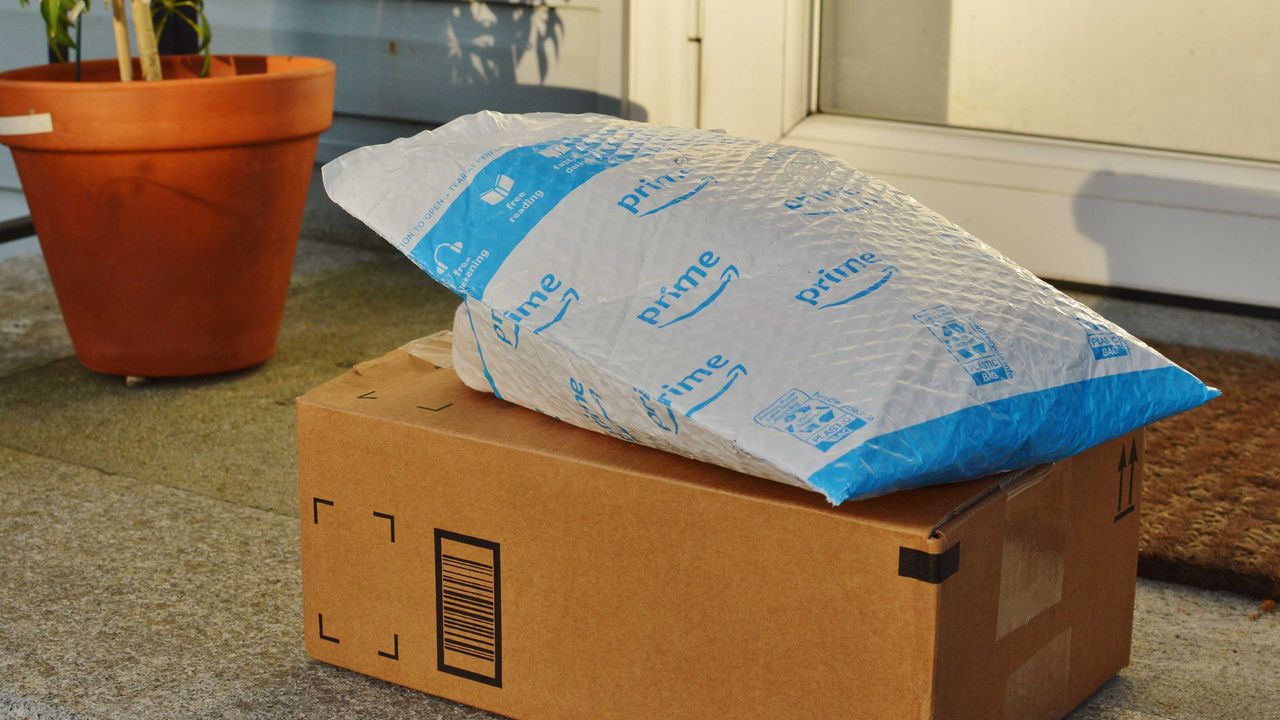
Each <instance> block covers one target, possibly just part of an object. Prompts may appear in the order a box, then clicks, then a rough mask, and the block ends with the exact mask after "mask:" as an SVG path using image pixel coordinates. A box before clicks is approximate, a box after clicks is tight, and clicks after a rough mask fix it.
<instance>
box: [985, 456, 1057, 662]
mask: <svg viewBox="0 0 1280 720" xmlns="http://www.w3.org/2000/svg"><path fill="white" fill-rule="evenodd" d="M1054 469H1055V466H1046V467H1045V468H1042V469H1038V471H1031V472H1028V473H1025V474H1022V475H1021V476H1020V477H1018V478H1017V480H1016V481H1014V482H1012V483H1011V484H1009V485H1006V486H1005V492H1006V500H1005V522H1004V548H1003V550H1002V551H1001V558H1000V605H999V608H998V610H997V618H996V639H997V640H999V639H1000V638H1003V637H1004V636H1006V635H1008V634H1009V633H1011V632H1013V631H1014V630H1017V629H1018V628H1020V627H1022V626H1023V625H1026V624H1027V623H1029V622H1031V620H1033V619H1034V618H1035V617H1036V616H1037V615H1039V614H1040V613H1042V612H1044V611H1045V610H1047V609H1049V608H1051V607H1053V606H1054V605H1056V604H1058V601H1060V600H1061V599H1062V579H1063V574H1064V558H1065V555H1066V538H1067V521H1068V517H1067V499H1068V498H1067V483H1066V478H1064V477H1061V474H1062V473H1063V472H1065V471H1064V470H1062V469H1061V468H1059V469H1058V471H1057V474H1055V473H1054Z"/></svg>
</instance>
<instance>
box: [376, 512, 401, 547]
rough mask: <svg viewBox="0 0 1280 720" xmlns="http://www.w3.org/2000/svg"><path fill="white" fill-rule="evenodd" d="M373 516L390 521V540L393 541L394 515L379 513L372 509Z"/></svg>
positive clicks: (394, 533) (394, 534)
mask: <svg viewBox="0 0 1280 720" xmlns="http://www.w3.org/2000/svg"><path fill="white" fill-rule="evenodd" d="M373 516H374V517H377V518H382V519H383V520H389V521H391V542H395V541H396V516H395V515H392V514H390V513H381V512H378V511H376V510H375V511H374V513H373Z"/></svg>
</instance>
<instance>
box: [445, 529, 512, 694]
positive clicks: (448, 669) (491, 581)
mask: <svg viewBox="0 0 1280 720" xmlns="http://www.w3.org/2000/svg"><path fill="white" fill-rule="evenodd" d="M498 550H499V548H498V543H496V542H492V541H489V540H482V539H480V538H475V537H471V536H469V535H461V534H459V533H454V532H449V531H448V530H440V529H439V528H437V529H436V666H437V668H438V669H439V670H440V672H445V673H449V674H451V675H457V676H459V677H464V678H467V679H469V680H475V681H476V682H482V683H485V684H486V685H493V686H495V687H502V573H501V565H500V562H499V553H498Z"/></svg>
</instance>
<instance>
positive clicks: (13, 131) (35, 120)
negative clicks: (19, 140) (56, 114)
mask: <svg viewBox="0 0 1280 720" xmlns="http://www.w3.org/2000/svg"><path fill="white" fill-rule="evenodd" d="M49 132H53V116H52V115H50V114H49V113H32V114H30V115H8V116H6V117H0V135H39V134H40V133H49Z"/></svg>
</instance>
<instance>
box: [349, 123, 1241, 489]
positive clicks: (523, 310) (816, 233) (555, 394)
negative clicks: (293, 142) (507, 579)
mask: <svg viewBox="0 0 1280 720" xmlns="http://www.w3.org/2000/svg"><path fill="white" fill-rule="evenodd" d="M324 182H325V187H326V189H327V191H328V193H329V195H330V196H331V197H332V198H333V199H334V201H335V202H337V203H338V204H339V205H341V206H342V207H343V208H345V209H346V210H347V211H348V212H350V213H351V214H352V215H354V216H355V217H357V218H359V219H360V220H362V221H364V222H365V223H366V224H368V225H369V226H370V227H371V228H373V229H374V230H375V231H377V232H378V233H379V234H381V235H382V236H383V237H384V238H386V239H387V240H388V241H389V242H391V243H392V244H393V245H395V246H396V247H397V248H399V249H400V250H401V252H403V253H404V254H405V255H406V256H408V257H409V258H410V259H411V260H413V261H414V262H415V263H416V264H417V265H418V266H419V267H421V268H422V269H423V270H424V271H425V272H427V273H428V274H429V275H431V277H433V278H435V279H436V280H437V281H439V282H441V283H443V284H444V285H446V286H448V287H449V288H451V289H453V290H454V291H455V292H457V293H458V294H460V295H461V296H462V297H463V298H464V300H465V302H464V303H463V305H461V306H460V307H459V310H458V314H457V317H456V319H455V324H454V337H455V342H454V362H455V366H456V369H457V372H458V374H459V376H460V377H461V378H462V380H463V381H464V382H466V383H467V384H468V385H470V386H471V387H474V388H476V389H480V390H487V391H491V392H493V393H494V394H495V395H498V396H499V397H501V398H503V399H505V400H508V401H511V402H515V403H519V404H521V405H524V406H527V407H530V408H533V409H535V410H537V411H539V412H543V413H546V414H549V415H552V416H554V417H557V418H560V419H561V420H564V421H566V422H569V423H573V424H574V425H578V426H581V427H584V428H588V429H591V430H595V431H597V432H603V433H608V434H610V435H614V436H616V437H619V438H621V439H623V440H628V441H631V442H639V443H643V444H646V445H651V446H653V447H657V448H661V449H663V450H667V451H670V452H675V453H679V454H681V455H686V456H689V457H693V458H697V459H700V460H705V461H708V462H712V463H717V464H719V465H723V466H725V467H729V468H732V469H735V470H739V471H742V472H745V473H749V474H752V475H757V476H761V477H765V478H770V479H773V480H777V481H780V482H784V483H788V484H792V485H797V486H800V487H805V488H809V489H813V490H817V491H819V492H822V493H823V494H825V495H826V497H827V498H828V499H829V500H830V501H831V502H832V503H839V502H842V501H844V500H846V499H850V498H860V497H867V496H872V495H878V494H881V493H885V492H889V491H893V490H899V489H904V488H909V487H918V486H921V485H927V484H932V483H938V482H949V481H957V480H963V479H968V478H973V477H978V476H981V475H985V474H988V473H992V472H996V471H1001V470H1015V469H1021V468H1025V467H1030V466H1033V465H1037V464H1040V463H1044V462H1049V461H1053V460H1057V459H1061V458H1063V457H1067V456H1069V455H1073V454H1075V453H1078V452H1081V451H1083V450H1085V449H1087V448H1089V447H1092V446H1093V445H1096V444H1098V443H1100V442H1103V441H1105V440H1107V439H1110V438H1112V437H1116V436H1118V435H1121V434H1123V433H1126V432H1128V431H1130V430H1132V429H1134V428H1137V427H1140V426H1142V425H1145V424H1147V423H1150V422H1152V421H1154V420H1157V419H1159V418H1162V417H1165V416H1167V415H1171V414H1174V413H1177V412H1181V411H1183V410H1187V409H1189V408H1192V407H1195V406H1197V405H1199V404H1201V403H1203V402H1205V401H1207V400H1209V399H1211V398H1212V397H1214V396H1216V395H1217V391H1216V390H1213V389H1212V388H1209V387H1206V386H1205V385H1204V384H1203V383H1201V382H1200V381H1199V380H1197V379H1196V378H1195V377H1193V376H1192V375H1190V374H1189V373H1187V372H1186V371H1184V370H1182V369H1181V368H1179V367H1177V366H1176V365H1174V364H1173V363H1171V362H1170V361H1168V360H1167V359H1165V358H1164V357H1162V356H1161V355H1160V354H1159V353H1157V352H1155V351H1154V350H1152V349H1151V348H1149V347H1148V346H1146V345H1145V344H1143V343H1142V342H1141V341H1140V340H1138V339H1137V338H1135V337H1133V336H1131V335H1130V334H1128V333H1127V332H1125V331H1124V330H1122V329H1121V328H1119V327H1117V326H1115V325H1114V324H1112V323H1110V322H1108V321H1107V320H1105V319H1103V318H1102V317H1101V316H1099V315H1097V314H1096V313H1094V312H1093V311H1091V310H1090V309H1088V308H1087V307H1085V306H1083V305H1081V304H1079V303H1077V302H1075V301H1074V300H1072V299H1070V298H1068V297H1067V296H1065V295H1063V294H1062V293H1060V292H1058V291H1057V290H1055V289H1053V288H1052V287H1050V286H1049V285H1047V284H1045V283H1044V282H1041V281H1040V280H1038V279H1037V278H1036V277H1035V276H1033V275H1032V274H1031V273H1030V272H1028V271H1026V270H1025V269H1023V268H1021V267H1019V266H1018V265H1016V264H1015V263H1013V262H1012V261H1010V260H1009V259H1007V258H1005V257H1004V256H1002V255H1001V254H1000V253H999V252H997V251H995V250H994V249H992V248H990V247H988V246H987V245H986V244H984V243H983V242H981V241H980V240H978V239H976V238H974V237H973V236H971V235H969V234H968V233H967V232H965V231H964V230H962V229H961V228H959V227H957V226H956V225H954V224H953V223H951V222H950V221H948V220H947V219H946V218H944V217H942V216H941V215H938V214H937V213H935V212H933V211H931V210H929V209H928V208H926V207H924V206H923V205H921V204H920V203H919V202H917V201H916V200H914V199H913V198H911V197H909V196H907V195H905V194H904V193H902V192H900V191H898V190H896V189H894V188H893V187H891V186H889V185H888V184H886V183H884V182H882V181H880V180H878V179H876V178H874V177H870V176H868V175H865V174H863V173H860V172H858V171H857V170H855V169H853V168H851V167H849V166H848V165H846V164H845V163H843V162H841V161H840V160H838V159H836V158H833V157H831V156H828V155H825V154H822V153H818V152H815V151H812V150H808V149H802V148H795V147H788V146H782V145H774V144H769V143H761V142H756V141H751V140H745V139H741V138H735V137H732V136H728V135H724V134H722V133H716V132H709V131H703V130H689V129H678V128H668V127H660V126H653V125H646V124H642V123H633V122H627V121H623V120H618V119H616V118H609V117H605V116H599V115H559V114H550V113H539V114H531V115H502V114H498V113H488V112H486V113H479V114H476V115H470V116H467V117H463V118H459V119H458V120H455V121H453V122H451V123H449V124H448V125H446V126H444V127H442V128H440V129H438V130H435V131H429V132H424V133H421V134H420V135H417V136H414V137H412V138H406V139H402V140H398V141H395V142H393V143H390V144H387V145H380V146H371V147H366V148H361V149H359V150H356V151H353V152H351V153H348V154H347V155H344V156H342V157H341V158H338V159H337V160H334V161H333V162H331V163H329V164H328V165H326V166H325V168H324Z"/></svg>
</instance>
